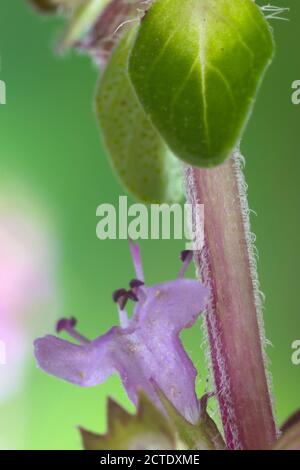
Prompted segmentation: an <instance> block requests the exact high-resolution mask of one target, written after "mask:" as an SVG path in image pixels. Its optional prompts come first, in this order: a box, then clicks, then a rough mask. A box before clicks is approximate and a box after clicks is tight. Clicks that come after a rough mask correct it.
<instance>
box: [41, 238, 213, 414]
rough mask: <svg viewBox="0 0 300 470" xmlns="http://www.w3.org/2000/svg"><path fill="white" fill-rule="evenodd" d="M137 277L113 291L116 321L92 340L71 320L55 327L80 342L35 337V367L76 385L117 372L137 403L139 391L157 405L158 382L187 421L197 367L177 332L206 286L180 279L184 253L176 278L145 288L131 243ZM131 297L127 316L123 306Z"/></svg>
mask: <svg viewBox="0 0 300 470" xmlns="http://www.w3.org/2000/svg"><path fill="white" fill-rule="evenodd" d="M130 249H131V254H132V258H133V263H134V267H135V271H136V277H137V279H134V280H133V281H131V282H130V284H129V289H128V290H126V289H119V290H117V291H116V292H115V293H114V294H113V299H114V301H115V302H116V303H117V305H118V309H119V317H120V325H121V326H115V327H113V328H112V329H111V330H109V331H108V332H107V333H106V334H104V335H102V336H99V337H98V338H96V339H95V340H93V341H88V340H87V339H86V338H84V337H83V336H81V335H80V334H79V333H77V331H76V330H75V324H76V320H75V319H74V318H71V319H70V320H65V319H63V320H60V321H59V322H58V325H57V330H58V331H62V330H65V331H67V332H68V333H69V334H70V336H72V337H73V338H74V339H75V340H76V341H77V342H78V343H79V344H74V343H70V342H68V341H64V340H62V339H59V338H57V337H55V336H46V337H45V338H40V339H37V340H36V341H35V355H36V359H37V362H38V365H39V366H40V367H41V368H42V369H43V370H44V371H46V372H47V373H49V374H52V375H55V376H57V377H60V378H62V379H64V380H67V381H68V382H71V383H74V384H76V385H80V386H84V387H89V386H94V385H97V384H100V383H102V382H103V381H104V380H106V379H107V378H108V377H109V376H110V375H111V374H113V373H114V372H118V373H119V374H120V377H121V379H122V382H123V385H124V387H125V389H126V391H127V394H128V396H129V398H130V399H131V400H132V401H133V402H134V403H135V404H136V403H137V393H138V391H139V390H143V391H144V392H145V393H146V394H147V395H148V396H149V397H150V398H151V399H152V401H153V402H154V403H155V404H156V405H157V406H159V407H161V404H160V400H159V398H158V396H157V394H156V391H155V390H156V386H158V387H159V388H160V389H161V390H162V391H163V392H164V393H165V395H166V396H167V397H168V398H169V400H170V401H171V402H172V403H173V405H174V406H175V407H176V408H177V410H178V411H179V412H180V413H181V414H182V415H183V416H184V417H185V418H186V419H187V420H188V421H189V422H191V423H196V422H197V420H198V418H199V403H198V400H197V396H196V393H195V378H196V375H197V371H196V369H195V367H194V366H193V364H192V362H191V360H190V358H189V357H188V355H187V354H186V352H185V351H184V348H183V346H182V343H181V341H180V339H179V333H180V332H181V331H182V330H183V329H184V328H188V327H190V326H191V325H193V323H194V322H195V321H196V319H197V317H198V316H199V314H200V312H201V311H202V310H203V309H204V308H205V305H206V300H207V298H208V290H207V288H206V287H204V286H203V285H202V284H201V283H200V282H199V281H196V280H192V279H184V278H183V276H184V274H185V271H186V269H187V267H188V265H189V263H190V261H191V258H192V255H191V253H187V252H184V254H183V256H182V260H183V266H182V269H181V270H180V273H179V275H178V277H177V279H175V280H173V281H168V282H164V283H162V284H156V285H153V286H146V285H145V284H144V274H143V269H142V265H141V258H140V250H139V247H138V245H135V244H133V243H132V242H131V243H130ZM128 300H132V301H134V302H135V303H136V304H135V308H134V313H133V315H132V318H128V315H127V313H126V310H125V306H126V303H127V302H128Z"/></svg>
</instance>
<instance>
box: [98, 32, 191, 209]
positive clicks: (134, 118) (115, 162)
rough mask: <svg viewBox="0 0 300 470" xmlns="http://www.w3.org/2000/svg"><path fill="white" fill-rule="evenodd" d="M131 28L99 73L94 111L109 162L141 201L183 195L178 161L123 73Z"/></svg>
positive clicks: (169, 199)
mask: <svg viewBox="0 0 300 470" xmlns="http://www.w3.org/2000/svg"><path fill="white" fill-rule="evenodd" d="M135 34H136V28H134V29H132V30H130V31H129V32H127V33H126V34H125V36H124V37H123V38H122V39H121V41H120V43H119V45H118V46H117V48H116V49H115V51H114V52H113V54H112V56H111V58H110V61H109V63H108V64H107V66H106V69H105V71H104V74H103V76H102V77H101V79H100V82H99V86H98V89H97V95H96V112H97V115H98V118H99V123H100V128H101V131H102V135H103V138H104V142H105V144H106V147H107V151H108V156H109V160H110V163H111V165H112V167H113V169H114V171H115V173H116V175H117V176H118V178H119V180H120V181H121V183H122V184H123V186H124V187H125V188H126V189H127V190H128V191H129V192H130V193H132V194H133V195H134V196H136V197H137V198H138V199H140V200H142V201H144V202H154V203H161V202H178V201H180V200H181V199H182V198H183V189H182V168H181V166H182V165H181V163H180V162H179V161H178V159H177V158H176V157H174V155H173V154H172V153H171V152H170V150H169V149H168V147H167V146H166V144H165V143H164V141H163V140H162V138H161V137H160V135H159V134H158V132H157V131H156V130H155V129H154V127H153V125H152V124H151V122H150V120H149V119H148V117H147V116H146V114H145V112H144V110H143V108H142V106H141V105H140V103H139V101H138V99H137V97H136V94H135V92H134V90H133V87H132V85H131V83H130V80H129V78H128V72H127V63H128V56H129V53H130V50H131V47H132V44H133V41H134V39H135Z"/></svg>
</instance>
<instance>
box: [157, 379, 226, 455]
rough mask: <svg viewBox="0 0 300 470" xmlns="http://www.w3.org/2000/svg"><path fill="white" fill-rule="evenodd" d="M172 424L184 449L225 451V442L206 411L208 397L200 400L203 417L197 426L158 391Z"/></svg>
mask: <svg viewBox="0 0 300 470" xmlns="http://www.w3.org/2000/svg"><path fill="white" fill-rule="evenodd" d="M156 391H157V394H158V395H159V397H160V400H161V403H162V404H163V406H164V408H165V410H166V412H167V415H168V417H169V419H170V422H171V423H172V424H173V426H174V428H175V429H176V432H177V436H178V439H179V441H180V442H182V444H183V447H184V448H185V449H189V450H224V449H225V448H226V446H225V443H224V440H223V438H222V436H221V434H220V432H219V430H218V428H217V426H216V424H215V422H214V421H213V420H212V419H211V417H210V416H209V414H208V413H207V410H206V402H207V400H206V396H204V397H203V399H202V400H200V405H201V416H200V419H199V422H198V423H197V424H195V425H194V424H191V423H189V422H188V421H186V419H185V418H184V417H183V416H181V415H180V413H178V411H177V409H176V408H175V407H174V406H173V404H172V403H171V402H170V400H168V398H167V397H166V395H165V394H164V393H163V392H162V391H161V390H160V389H159V388H157V389H156Z"/></svg>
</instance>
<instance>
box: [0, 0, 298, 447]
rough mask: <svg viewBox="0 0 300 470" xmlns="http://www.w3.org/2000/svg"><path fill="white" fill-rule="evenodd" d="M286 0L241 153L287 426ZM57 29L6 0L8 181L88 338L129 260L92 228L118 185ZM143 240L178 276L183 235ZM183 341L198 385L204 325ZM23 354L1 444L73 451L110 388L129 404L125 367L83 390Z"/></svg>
mask: <svg viewBox="0 0 300 470" xmlns="http://www.w3.org/2000/svg"><path fill="white" fill-rule="evenodd" d="M263 3H264V2H260V4H263ZM279 3H280V4H283V5H281V6H285V7H288V6H289V7H290V8H291V10H290V13H288V14H287V15H286V16H287V17H288V18H289V22H284V21H279V20H273V21H272V26H273V28H274V32H275V36H276V42H277V54H276V59H275V61H274V63H273V65H272V67H271V69H270V70H269V71H268V74H267V77H266V80H265V81H264V83H263V87H262V90H261V92H260V95H259V99H258V103H257V105H256V107H255V111H254V114H253V116H252V118H251V122H250V124H249V126H248V129H247V132H246V136H245V138H244V140H243V143H242V150H243V153H244V155H245V156H246V161H247V164H246V177H247V182H248V184H249V202H250V206H251V208H253V209H254V210H255V211H256V212H257V213H258V216H257V217H255V216H254V217H253V218H252V226H253V231H254V232H255V234H256V235H257V247H258V250H259V253H260V258H259V272H260V280H261V285H262V290H263V292H264V293H265V294H266V303H265V323H266V332H267V337H268V339H269V340H270V341H271V342H272V344H273V347H269V348H268V354H269V357H270V359H271V371H272V373H273V378H274V394H275V396H276V406H277V414H278V418H279V421H280V422H281V421H282V420H283V419H285V418H286V417H287V416H288V415H289V414H290V413H291V412H293V411H294V410H295V409H296V408H298V407H299V405H300V393H299V391H300V366H298V367H297V366H294V365H293V364H292V363H291V343H292V341H293V340H295V339H300V315H299V297H298V294H299V264H300V263H299V262H300V243H299V230H300V216H299V213H300V198H299V177H300V158H299V150H298V149H299V135H300V120H299V116H300V106H298V107H297V106H294V105H292V103H291V83H292V82H293V81H294V80H296V79H298V80H299V79H300V54H299V52H298V50H297V46H298V44H299V34H300V33H299V24H300V4H299V2H297V0H290V1H287V0H281V2H279ZM62 25H63V23H62V21H61V20H60V19H52V20H46V19H43V18H40V17H39V16H38V15H36V14H34V13H33V12H32V11H31V10H30V8H29V7H28V6H27V5H26V4H25V2H24V1H18V2H12V1H8V0H6V1H2V2H1V6H0V54H1V71H0V79H2V80H5V82H6V85H7V104H6V106H0V129H1V138H0V184H1V185H2V186H3V185H4V184H7V183H9V184H10V183H11V182H12V183H13V184H14V185H15V186H16V185H20V186H21V187H22V188H27V189H28V191H29V192H30V194H31V198H32V199H33V201H34V203H36V204H37V205H38V206H39V208H40V210H41V211H42V213H43V215H44V216H45V217H46V218H47V219H48V220H49V221H50V224H51V227H52V234H53V236H54V238H55V244H56V247H57V251H58V254H57V258H56V261H55V263H56V284H57V289H56V295H57V299H58V300H57V305H58V306H57V307H56V311H55V312H54V317H55V316H66V315H75V316H76V317H78V318H79V321H80V327H81V328H80V329H81V331H82V332H83V333H84V334H85V335H87V336H89V337H94V336H96V335H98V334H101V333H103V332H105V331H106V330H107V329H108V328H109V327H111V326H112V325H113V324H115V323H116V321H117V311H116V308H115V306H114V305H113V303H112V301H111V293H112V291H113V290H114V289H116V288H118V287H122V286H125V285H126V284H127V281H128V280H129V279H131V278H132V277H133V269H132V266H131V262H130V257H129V251H128V245H127V242H126V241H99V240H98V239H97V238H96V233H95V230H96V223H97V219H96V215H95V214H96V207H97V206H98V205H99V204H100V203H102V202H111V203H115V204H116V203H117V201H118V197H119V195H120V194H123V191H122V188H121V187H120V186H119V184H118V182H117V181H116V180H115V178H114V176H113V174H112V173H111V170H110V167H109V165H108V162H107V160H106V157H105V154H104V151H103V148H102V146H101V142H100V139H99V134H98V130H97V124H96V120H95V116H94V112H93V108H92V99H93V93H94V89H95V83H96V80H97V76H98V71H97V69H96V67H95V66H93V65H92V64H91V62H90V60H89V58H87V57H84V56H81V55H78V54H75V53H72V54H69V55H67V56H66V57H63V58H62V57H57V56H55V54H54V53H53V50H54V48H55V44H56V40H57V37H58V36H59V32H60V31H61V29H62ZM142 249H143V260H144V266H145V271H146V276H147V280H148V282H153V281H159V280H166V279H168V278H171V277H173V276H174V274H175V273H176V271H177V270H178V267H179V261H178V253H179V251H180V250H181V249H182V243H180V242H175V241H171V242H170V241H147V242H143V243H142ZM38 315H39V322H38V326H37V327H36V330H35V334H39V335H41V334H45V333H46V332H49V318H45V316H46V314H45V313H44V312H43V311H41V312H39V314H38ZM51 322H52V319H51ZM53 324H54V320H53ZM50 330H51V327H50ZM0 333H1V332H0ZM184 341H185V344H186V346H187V349H188V351H189V352H190V354H191V355H192V356H193V358H194V360H195V362H196V364H197V365H198V367H199V370H200V379H199V380H200V381H199V389H200V390H201V389H202V388H203V387H204V385H205V384H204V382H205V373H204V366H203V365H204V359H203V352H202V351H201V349H200V344H201V341H202V339H201V330H200V324H198V325H196V326H195V327H194V328H193V330H191V331H188V332H185V334H184ZM27 361H28V367H27V372H26V376H25V379H24V380H23V381H22V383H21V384H20V386H19V391H18V392H17V393H16V394H14V396H12V397H11V398H10V399H8V400H6V401H5V402H3V403H0V423H1V430H0V446H1V445H3V446H6V447H10V448H23V449H24V448H25V449H73V448H79V447H80V440H79V435H78V432H77V429H76V426H77V425H79V424H80V425H82V426H84V427H87V428H88V429H91V430H95V431H104V429H105V420H106V413H105V403H106V397H107V396H108V395H111V396H112V397H114V398H115V399H117V400H118V401H120V402H121V403H123V404H124V405H126V406H127V407H128V408H129V409H130V408H131V405H130V403H129V402H128V400H127V398H126V395H125V393H124V391H123V390H122V387H121V385H120V382H119V379H118V378H117V377H113V378H111V379H110V380H108V381H107V382H106V383H105V384H104V385H102V386H100V387H96V388H94V389H80V388H77V387H75V386H72V385H69V384H66V383H64V382H61V381H59V380H56V379H54V378H52V377H49V376H47V375H45V374H44V373H42V372H41V371H39V370H37V369H36V366H35V363H34V359H33V357H32V353H31V350H30V354H29V355H28V359H27ZM5 367H9V364H8V365H7V366H5ZM245 367H247V364H245ZM0 387H1V384H0ZM2 442H3V443H2Z"/></svg>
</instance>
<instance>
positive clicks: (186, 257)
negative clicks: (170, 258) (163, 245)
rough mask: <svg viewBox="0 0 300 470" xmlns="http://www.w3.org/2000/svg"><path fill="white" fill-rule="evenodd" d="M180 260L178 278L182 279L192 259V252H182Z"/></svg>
mask: <svg viewBox="0 0 300 470" xmlns="http://www.w3.org/2000/svg"><path fill="white" fill-rule="evenodd" d="M180 259H181V261H182V262H183V264H182V267H181V269H180V271H179V273H178V276H177V277H178V278H182V277H184V275H185V273H186V271H187V269H188V267H189V265H190V263H191V261H192V259H193V252H192V251H191V250H184V251H182V252H181V254H180Z"/></svg>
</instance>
